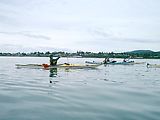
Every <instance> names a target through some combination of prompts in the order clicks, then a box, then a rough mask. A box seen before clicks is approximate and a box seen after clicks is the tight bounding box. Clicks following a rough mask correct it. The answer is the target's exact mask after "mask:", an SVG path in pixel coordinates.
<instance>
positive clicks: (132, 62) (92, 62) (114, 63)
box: [86, 61, 135, 65]
mask: <svg viewBox="0 0 160 120" xmlns="http://www.w3.org/2000/svg"><path fill="white" fill-rule="evenodd" d="M86 63H88V64H104V63H101V62H95V61H86ZM133 64H135V63H134V61H129V62H107V63H105V65H133Z"/></svg>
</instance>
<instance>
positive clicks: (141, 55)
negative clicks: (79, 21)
mask: <svg viewBox="0 0 160 120" xmlns="http://www.w3.org/2000/svg"><path fill="white" fill-rule="evenodd" d="M50 54H53V55H54V56H61V57H68V58H130V59H160V52H153V51H149V50H137V51H133V52H123V53H114V52H110V53H107V52H98V53H94V52H83V51H77V52H76V53H68V52H49V51H48V52H31V53H24V52H23V53H20V52H18V53H0V57H49V56H50Z"/></svg>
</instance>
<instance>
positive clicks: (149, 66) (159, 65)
mask: <svg viewBox="0 0 160 120" xmlns="http://www.w3.org/2000/svg"><path fill="white" fill-rule="evenodd" d="M147 68H160V64H149V63H147Z"/></svg>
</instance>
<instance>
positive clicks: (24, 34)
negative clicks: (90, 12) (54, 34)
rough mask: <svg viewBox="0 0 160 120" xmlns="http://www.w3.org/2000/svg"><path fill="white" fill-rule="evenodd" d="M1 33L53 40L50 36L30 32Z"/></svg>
mask: <svg viewBox="0 0 160 120" xmlns="http://www.w3.org/2000/svg"><path fill="white" fill-rule="evenodd" d="M0 34H7V35H23V36H26V37H29V38H36V39H43V40H51V38H50V37H48V36H44V35H38V34H31V33H29V32H0Z"/></svg>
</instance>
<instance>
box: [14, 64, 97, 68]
mask: <svg viewBox="0 0 160 120" xmlns="http://www.w3.org/2000/svg"><path fill="white" fill-rule="evenodd" d="M98 66H99V65H85V64H68V63H67V64H66V63H64V64H58V65H55V66H50V65H48V64H16V67H17V68H32V69H52V68H72V69H84V68H96V67H98Z"/></svg>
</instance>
